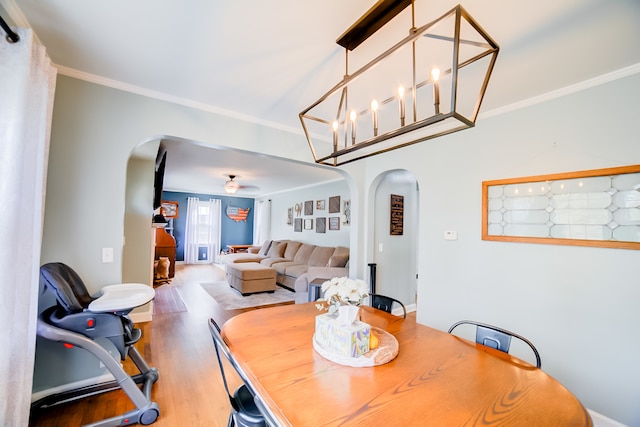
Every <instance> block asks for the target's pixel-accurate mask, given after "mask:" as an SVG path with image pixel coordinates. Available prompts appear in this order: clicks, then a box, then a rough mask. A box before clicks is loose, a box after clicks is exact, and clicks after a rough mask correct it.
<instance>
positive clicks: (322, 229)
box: [316, 217, 327, 233]
mask: <svg viewBox="0 0 640 427" xmlns="http://www.w3.org/2000/svg"><path fill="white" fill-rule="evenodd" d="M326 232H327V218H325V217H318V218H316V233H326Z"/></svg>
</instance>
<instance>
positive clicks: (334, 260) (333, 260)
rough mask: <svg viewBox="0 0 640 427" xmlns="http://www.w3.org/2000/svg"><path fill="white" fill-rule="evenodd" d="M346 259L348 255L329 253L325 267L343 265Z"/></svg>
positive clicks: (347, 259) (345, 263)
mask: <svg viewBox="0 0 640 427" xmlns="http://www.w3.org/2000/svg"><path fill="white" fill-rule="evenodd" d="M348 261H349V255H331V257H330V258H329V261H327V267H345V266H346V265H347V262H348Z"/></svg>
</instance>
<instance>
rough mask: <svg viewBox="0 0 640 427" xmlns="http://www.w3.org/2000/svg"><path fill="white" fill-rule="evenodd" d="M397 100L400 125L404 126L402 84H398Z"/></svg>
mask: <svg viewBox="0 0 640 427" xmlns="http://www.w3.org/2000/svg"><path fill="white" fill-rule="evenodd" d="M398 101H399V102H398V104H399V105H400V126H404V86H398Z"/></svg>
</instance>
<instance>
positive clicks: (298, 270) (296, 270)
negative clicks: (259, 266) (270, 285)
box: [276, 264, 309, 277]
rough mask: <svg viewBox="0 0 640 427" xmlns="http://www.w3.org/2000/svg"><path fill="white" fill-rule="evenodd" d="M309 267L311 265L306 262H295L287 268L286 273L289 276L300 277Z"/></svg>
mask: <svg viewBox="0 0 640 427" xmlns="http://www.w3.org/2000/svg"><path fill="white" fill-rule="evenodd" d="M276 265H278V264H276ZM308 269H309V266H308V265H306V264H293V265H289V266H287V267H286V268H285V270H284V274H286V275H287V276H289V277H300V276H302V275H303V274H305V273H306V272H307V270H308Z"/></svg>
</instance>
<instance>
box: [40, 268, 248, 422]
mask: <svg viewBox="0 0 640 427" xmlns="http://www.w3.org/2000/svg"><path fill="white" fill-rule="evenodd" d="M216 274H218V273H217V271H216V270H215V267H213V266H206V265H198V266H182V265H177V266H176V276H175V278H174V279H173V280H172V282H171V283H170V284H168V285H162V286H167V287H171V288H173V290H175V289H177V294H179V296H181V299H182V301H179V299H180V298H179V297H178V300H177V301H176V300H171V298H169V299H168V300H167V298H165V299H163V304H162V305H163V307H162V309H160V308H161V307H158V305H159V304H157V306H156V313H155V314H154V316H153V321H152V322H147V323H141V324H138V325H137V326H138V327H140V328H141V329H142V332H143V336H142V339H141V340H140V341H139V342H138V343H137V344H136V348H137V349H138V351H139V352H140V353H141V354H142V355H143V357H144V358H145V360H146V361H147V363H148V364H149V366H153V367H156V368H157V369H158V372H159V380H158V381H157V382H156V383H155V384H154V386H153V392H152V400H153V401H154V402H156V403H157V404H158V406H159V408H160V417H159V418H158V420H157V421H156V422H155V423H154V424H153V426H157V427H174V426H226V425H227V419H228V416H229V411H230V405H229V401H228V397H227V396H226V394H225V391H224V386H223V384H222V378H221V376H220V369H219V367H218V362H217V359H216V354H215V350H214V347H213V342H212V340H211V335H210V334H209V329H208V326H207V320H208V319H209V318H210V317H213V318H214V319H215V321H216V322H218V324H220V325H222V324H224V322H226V321H227V320H228V319H230V318H231V317H233V316H235V315H237V314H239V313H242V312H244V311H247V310H253V309H243V310H228V311H227V310H223V309H222V308H221V307H220V306H219V305H218V303H216V302H215V301H214V300H213V299H212V298H211V297H210V296H209V295H208V294H207V293H206V292H205V291H204V290H203V289H202V287H201V286H200V283H201V282H206V281H211V280H212V279H213V278H214V277H215V276H214V275H216ZM160 288H161V287H158V288H156V291H157V292H158V294H159V293H160V292H165V291H168V290H170V289H169V288H167V289H160ZM171 294H173V296H175V294H176V293H175V292H171ZM157 299H158V300H159V299H160V298H158V297H157ZM181 302H184V305H183V306H182V305H181ZM130 365H131V366H130ZM125 369H127V372H134V373H137V371H136V370H135V367H133V366H132V363H131V362H129V361H128V360H127V363H125ZM225 372H226V373H227V378H231V380H232V381H231V384H230V387H233V389H235V387H237V386H238V385H239V379H238V378H237V377H236V376H235V375H234V372H233V370H232V368H231V367H230V366H228V367H225ZM132 409H135V407H134V405H133V404H132V403H131V401H130V400H129V398H128V397H127V396H126V395H125V393H124V392H123V391H122V390H117V391H113V392H109V393H105V394H102V395H98V396H92V397H89V398H85V399H82V400H78V401H76V402H71V403H67V404H62V405H58V406H56V407H52V408H47V409H45V410H43V411H42V412H40V413H39V414H33V415H32V417H31V420H30V423H29V426H32V427H49V426H51V427H54V426H55V427H60V426H69V427H73V426H80V425H83V424H86V423H90V422H96V421H99V420H102V419H104V418H108V417H113V416H116V415H120V414H123V413H124V412H126V411H129V410H132Z"/></svg>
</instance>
